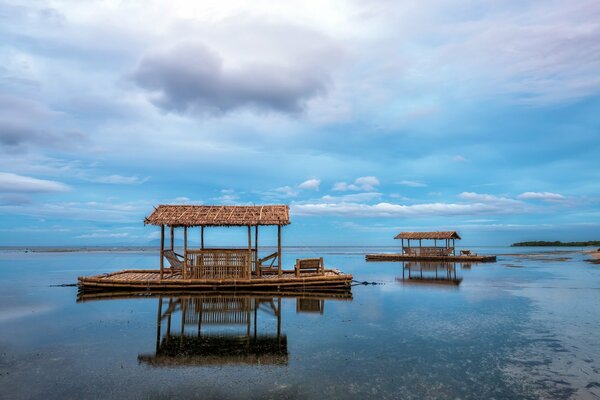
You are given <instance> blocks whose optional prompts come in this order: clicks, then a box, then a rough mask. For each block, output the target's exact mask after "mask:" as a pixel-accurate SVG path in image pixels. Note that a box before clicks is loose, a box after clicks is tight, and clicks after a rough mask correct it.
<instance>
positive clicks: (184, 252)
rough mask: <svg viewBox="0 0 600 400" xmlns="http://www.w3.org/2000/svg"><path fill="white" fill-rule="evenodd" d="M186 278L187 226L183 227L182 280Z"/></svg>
mask: <svg viewBox="0 0 600 400" xmlns="http://www.w3.org/2000/svg"><path fill="white" fill-rule="evenodd" d="M186 278H187V226H184V227H183V279H186Z"/></svg>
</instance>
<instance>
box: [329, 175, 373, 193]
mask: <svg viewBox="0 0 600 400" xmlns="http://www.w3.org/2000/svg"><path fill="white" fill-rule="evenodd" d="M376 186H379V179H377V178H376V177H374V176H361V177H360V178H357V179H356V180H355V181H354V183H350V184H348V183H346V182H337V183H336V184H334V185H333V188H332V189H331V190H333V191H340V192H343V191H348V190H366V191H371V190H375V187H376Z"/></svg>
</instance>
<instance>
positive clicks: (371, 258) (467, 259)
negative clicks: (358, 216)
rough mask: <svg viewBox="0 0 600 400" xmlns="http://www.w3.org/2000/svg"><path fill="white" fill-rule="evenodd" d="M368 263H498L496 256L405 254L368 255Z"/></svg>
mask: <svg viewBox="0 0 600 400" xmlns="http://www.w3.org/2000/svg"><path fill="white" fill-rule="evenodd" d="M365 259H366V260H367V261H452V262H465V263H470V262H480V263H486V262H496V256H485V255H475V254H473V255H468V256H467V255H460V256H431V255H428V256H418V255H405V254H367V255H366V256H365Z"/></svg>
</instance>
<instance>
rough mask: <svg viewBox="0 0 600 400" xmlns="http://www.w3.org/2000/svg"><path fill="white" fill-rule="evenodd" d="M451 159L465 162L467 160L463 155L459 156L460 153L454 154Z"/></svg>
mask: <svg viewBox="0 0 600 400" xmlns="http://www.w3.org/2000/svg"><path fill="white" fill-rule="evenodd" d="M452 160H453V161H456V162H467V161H469V160H468V159H467V158H466V157H464V156H461V155H460V154H457V155H455V156H454V157H453V158H452Z"/></svg>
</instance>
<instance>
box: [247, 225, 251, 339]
mask: <svg viewBox="0 0 600 400" xmlns="http://www.w3.org/2000/svg"><path fill="white" fill-rule="evenodd" d="M247 268H248V271H247V273H246V274H247V278H248V279H250V274H251V273H252V229H251V228H250V225H248V266H247ZM248 329H250V326H248Z"/></svg>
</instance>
